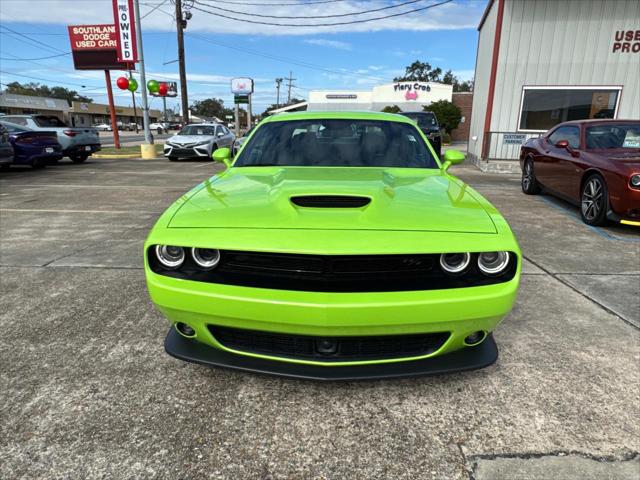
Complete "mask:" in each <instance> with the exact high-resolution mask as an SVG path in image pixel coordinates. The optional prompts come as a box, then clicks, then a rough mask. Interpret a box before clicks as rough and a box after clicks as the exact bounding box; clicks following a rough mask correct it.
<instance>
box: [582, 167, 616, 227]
mask: <svg viewBox="0 0 640 480" xmlns="http://www.w3.org/2000/svg"><path fill="white" fill-rule="evenodd" d="M608 209H609V192H608V191H607V184H606V183H605V181H604V178H602V177H601V176H600V175H598V174H595V175H591V176H590V177H589V178H587V179H586V180H585V182H584V184H583V185H582V191H581V192H580V215H581V216H582V221H583V222H584V223H586V224H587V225H604V224H605V222H606V221H607V210H608Z"/></svg>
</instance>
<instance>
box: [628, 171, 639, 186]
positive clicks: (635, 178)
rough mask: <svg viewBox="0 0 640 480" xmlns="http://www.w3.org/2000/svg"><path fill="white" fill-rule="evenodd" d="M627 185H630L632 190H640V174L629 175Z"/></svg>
mask: <svg viewBox="0 0 640 480" xmlns="http://www.w3.org/2000/svg"><path fill="white" fill-rule="evenodd" d="M629 185H631V187H632V188H640V173H635V174H633V175H631V178H630V179H629Z"/></svg>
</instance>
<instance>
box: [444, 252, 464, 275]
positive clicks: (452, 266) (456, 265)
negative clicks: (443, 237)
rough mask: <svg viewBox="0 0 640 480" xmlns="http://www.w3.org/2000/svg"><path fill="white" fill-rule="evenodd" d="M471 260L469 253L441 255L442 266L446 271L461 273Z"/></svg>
mask: <svg viewBox="0 0 640 480" xmlns="http://www.w3.org/2000/svg"><path fill="white" fill-rule="evenodd" d="M470 262H471V255H470V254H468V253H466V252H465V253H443V254H442V255H440V266H441V267H442V269H443V270H444V271H445V272H448V273H460V272H462V271H464V270H465V269H466V268H467V267H468V266H469V263H470Z"/></svg>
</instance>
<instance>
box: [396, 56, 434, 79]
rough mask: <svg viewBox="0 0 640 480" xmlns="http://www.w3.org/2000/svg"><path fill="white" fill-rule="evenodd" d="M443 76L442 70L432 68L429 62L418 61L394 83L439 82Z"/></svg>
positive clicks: (406, 69)
mask: <svg viewBox="0 0 640 480" xmlns="http://www.w3.org/2000/svg"><path fill="white" fill-rule="evenodd" d="M440 75H442V69H441V68H432V67H431V64H429V63H428V62H421V61H419V60H416V61H415V62H413V63H412V64H411V65H409V66H408V67H406V68H405V72H404V75H403V76H402V77H396V78H394V79H393V81H394V82H439V81H440Z"/></svg>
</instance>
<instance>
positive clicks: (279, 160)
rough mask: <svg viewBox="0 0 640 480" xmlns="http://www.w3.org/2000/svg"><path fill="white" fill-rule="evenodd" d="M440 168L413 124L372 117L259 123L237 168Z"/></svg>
mask: <svg viewBox="0 0 640 480" xmlns="http://www.w3.org/2000/svg"><path fill="white" fill-rule="evenodd" d="M260 165H282V166H318V167H400V168H438V164H437V162H436V160H435V158H433V156H432V155H431V152H430V151H429V149H428V148H427V146H426V144H425V143H424V141H423V140H422V137H421V135H420V134H419V132H418V130H417V129H416V127H415V126H414V125H411V124H407V123H400V122H389V121H375V120H324V119H319V120H295V121H279V122H271V123H267V124H265V125H262V126H261V127H260V128H258V129H257V130H256V132H255V133H254V134H253V136H252V137H251V139H250V140H249V142H248V144H247V146H246V147H245V148H244V150H243V151H242V153H241V154H240V156H239V157H238V160H237V161H236V163H235V165H234V166H236V167H250V166H260Z"/></svg>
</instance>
